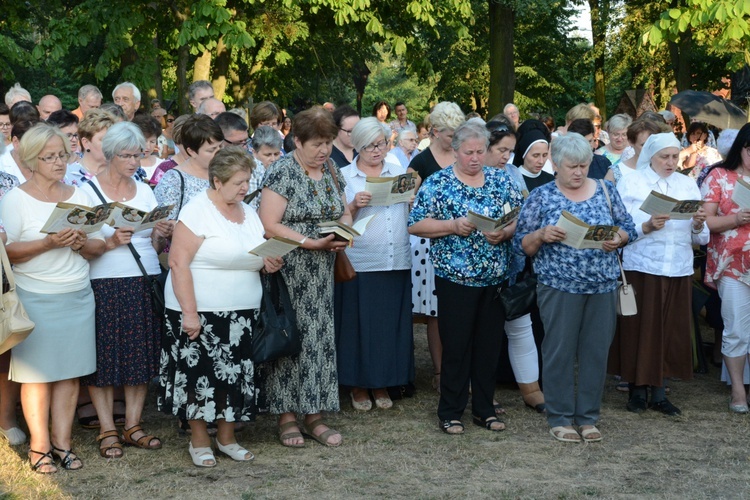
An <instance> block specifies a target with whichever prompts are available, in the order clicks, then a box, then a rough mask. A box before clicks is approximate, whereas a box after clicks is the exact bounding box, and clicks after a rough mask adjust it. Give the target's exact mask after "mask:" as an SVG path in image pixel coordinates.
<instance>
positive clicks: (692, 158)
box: [679, 122, 721, 179]
mask: <svg viewBox="0 0 750 500" xmlns="http://www.w3.org/2000/svg"><path fill="white" fill-rule="evenodd" d="M685 136H686V137H687V141H688V144H689V145H688V146H687V147H686V148H684V149H683V150H682V151H680V163H679V167H680V170H685V171H687V174H688V175H689V176H690V177H692V178H693V179H697V178H698V176H699V175H700V174H701V172H702V171H703V169H704V168H706V167H708V166H709V165H713V164H714V163H717V162H720V161H721V155H720V154H719V151H717V150H716V148H712V147H710V146H707V145H706V142H707V141H708V126H707V125H706V124H705V123H700V122H693V123H691V124H690V127H689V128H688V131H687V134H685Z"/></svg>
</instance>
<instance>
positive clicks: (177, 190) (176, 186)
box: [154, 169, 208, 219]
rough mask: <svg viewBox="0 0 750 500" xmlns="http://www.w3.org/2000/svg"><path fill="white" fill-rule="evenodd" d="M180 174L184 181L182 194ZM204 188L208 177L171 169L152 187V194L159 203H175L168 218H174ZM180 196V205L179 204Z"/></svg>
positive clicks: (206, 187)
mask: <svg viewBox="0 0 750 500" xmlns="http://www.w3.org/2000/svg"><path fill="white" fill-rule="evenodd" d="M180 174H182V179H183V180H184V181H185V188H184V189H185V191H184V194H183V188H182V181H180ZM206 189H208V179H201V178H200V177H195V176H193V175H190V174H188V173H185V172H180V171H177V170H174V169H172V170H169V171H167V173H166V174H164V177H162V178H161V180H160V181H159V184H158V185H157V186H156V188H155V189H154V195H156V201H158V202H159V205H172V204H174V205H175V207H174V210H172V213H171V214H170V216H169V218H170V219H176V218H177V216H178V215H179V213H180V210H182V207H183V206H185V204H186V203H187V202H188V201H190V200H191V199H192V197H193V196H195V195H196V194H198V193H202V192H203V191H205V190H206ZM181 198H182V205H180V199H181Z"/></svg>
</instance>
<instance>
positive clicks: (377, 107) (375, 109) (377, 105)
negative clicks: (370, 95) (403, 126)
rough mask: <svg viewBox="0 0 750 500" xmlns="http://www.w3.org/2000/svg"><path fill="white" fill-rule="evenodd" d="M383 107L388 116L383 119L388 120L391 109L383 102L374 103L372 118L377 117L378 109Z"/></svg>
mask: <svg viewBox="0 0 750 500" xmlns="http://www.w3.org/2000/svg"><path fill="white" fill-rule="evenodd" d="M383 106H385V109H387V110H388V116H386V117H385V119H386V120H387V119H388V118H390V117H391V107H390V106H389V105H388V103H387V102H385V101H378V102H376V103H375V106H373V107H372V116H378V110H379V109H380V108H382V107H383Z"/></svg>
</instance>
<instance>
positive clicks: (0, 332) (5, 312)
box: [0, 243, 35, 354]
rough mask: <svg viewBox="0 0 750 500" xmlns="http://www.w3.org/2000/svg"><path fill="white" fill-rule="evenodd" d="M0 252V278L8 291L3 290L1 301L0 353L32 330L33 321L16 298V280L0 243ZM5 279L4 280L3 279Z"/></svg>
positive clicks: (13, 345) (3, 247)
mask: <svg viewBox="0 0 750 500" xmlns="http://www.w3.org/2000/svg"><path fill="white" fill-rule="evenodd" d="M0 252H2V278H5V279H7V281H8V291H5V290H3V294H2V295H3V297H2V303H1V304H0V307H1V308H2V311H0V312H2V320H1V321H0V354H2V353H4V352H5V351H7V350H9V349H12V348H13V347H15V346H17V345H18V344H20V343H21V342H23V341H24V340H25V339H26V337H28V336H29V334H30V333H31V332H32V330H34V326H35V325H34V322H33V321H31V320H30V319H29V315H28V314H26V309H24V308H23V304H21V301H20V300H19V298H18V294H17V293H16V280H15V278H14V277H13V270H12V269H11V267H10V260H8V253H7V252H6V251H5V246H4V245H3V244H2V243H0ZM3 281H5V280H3Z"/></svg>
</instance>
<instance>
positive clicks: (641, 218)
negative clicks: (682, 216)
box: [617, 167, 709, 277]
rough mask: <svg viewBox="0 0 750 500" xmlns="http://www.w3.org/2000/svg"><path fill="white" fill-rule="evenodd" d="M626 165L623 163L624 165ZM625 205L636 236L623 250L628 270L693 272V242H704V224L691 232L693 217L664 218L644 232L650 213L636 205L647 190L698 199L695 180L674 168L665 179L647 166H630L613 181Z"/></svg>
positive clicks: (706, 233) (674, 274) (662, 273)
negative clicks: (656, 227)
mask: <svg viewBox="0 0 750 500" xmlns="http://www.w3.org/2000/svg"><path fill="white" fill-rule="evenodd" d="M625 169H627V167H625ZM617 191H618V192H619V193H620V197H621V198H622V202H623V203H624V204H625V208H626V209H627V211H628V213H630V215H631V217H633V222H634V223H635V229H636V231H637V233H638V239H637V240H635V241H634V242H632V243H630V244H628V245H627V246H626V247H625V248H624V250H623V259H622V260H623V262H622V266H623V267H624V268H625V269H626V270H628V271H640V272H643V273H647V274H653V275H655V276H668V277H678V276H689V275H692V274H693V245H705V244H706V243H708V238H709V230H708V225H707V224H704V225H703V229H702V230H701V232H700V233H698V234H694V233H693V232H692V227H693V220H692V219H689V220H668V221H667V223H666V224H665V225H664V227H663V228H662V229H660V230H658V231H652V232H650V233H648V234H644V233H643V224H644V223H645V222H647V221H648V220H649V219H650V218H651V216H650V215H649V214H647V213H646V212H643V211H642V210H641V209H640V207H641V205H642V204H643V202H644V201H645V200H646V198H647V197H648V195H649V194H650V193H651V191H656V192H657V193H661V194H664V195H667V196H669V197H671V198H674V199H676V200H700V199H701V193H700V190H699V189H698V185H697V184H696V183H695V181H694V180H693V179H691V178H689V177H687V176H685V175H683V174H680V173H678V172H675V173H673V174H672V175H670V176H669V177H667V178H666V179H663V178H661V177H659V175H658V174H657V173H656V172H654V170H653V169H652V168H651V167H649V168H646V169H643V170H634V171H633V172H632V173H631V174H629V175H627V176H623V177H622V179H620V182H618V183H617Z"/></svg>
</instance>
